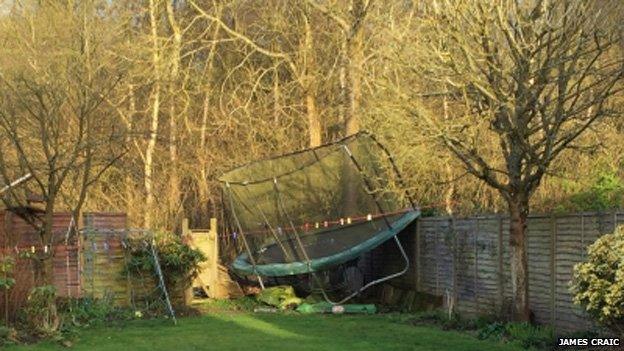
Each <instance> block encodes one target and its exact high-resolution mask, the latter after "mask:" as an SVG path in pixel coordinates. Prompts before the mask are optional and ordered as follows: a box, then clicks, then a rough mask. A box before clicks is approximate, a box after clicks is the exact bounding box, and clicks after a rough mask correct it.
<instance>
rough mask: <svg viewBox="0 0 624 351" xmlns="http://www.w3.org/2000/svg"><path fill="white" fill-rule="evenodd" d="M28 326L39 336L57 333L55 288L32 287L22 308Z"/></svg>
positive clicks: (57, 316)
mask: <svg viewBox="0 0 624 351" xmlns="http://www.w3.org/2000/svg"><path fill="white" fill-rule="evenodd" d="M24 314H25V316H26V323H27V325H28V327H29V328H30V329H31V331H33V332H34V333H35V334H36V335H37V336H39V337H51V336H55V335H57V334H58V330H59V326H60V318H59V315H58V311H57V307H56V288H55V287H54V286H53V285H44V286H39V287H36V288H33V289H32V290H31V291H30V294H29V295H28V301H27V303H26V307H25V308H24Z"/></svg>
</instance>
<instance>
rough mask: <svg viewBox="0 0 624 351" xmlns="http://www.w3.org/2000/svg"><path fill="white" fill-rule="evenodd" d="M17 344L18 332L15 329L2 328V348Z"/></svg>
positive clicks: (0, 329)
mask: <svg viewBox="0 0 624 351" xmlns="http://www.w3.org/2000/svg"><path fill="white" fill-rule="evenodd" d="M17 343H18V340H17V331H16V330H15V329H13V328H9V327H5V326H0V347H1V346H8V345H13V344H17Z"/></svg>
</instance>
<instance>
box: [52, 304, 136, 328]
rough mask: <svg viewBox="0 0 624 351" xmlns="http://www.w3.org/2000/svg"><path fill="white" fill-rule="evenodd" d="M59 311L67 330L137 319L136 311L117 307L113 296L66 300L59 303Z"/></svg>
mask: <svg viewBox="0 0 624 351" xmlns="http://www.w3.org/2000/svg"><path fill="white" fill-rule="evenodd" d="M59 311H60V314H61V316H62V321H63V327H64V328H65V329H66V330H68V329H70V328H72V327H88V326H91V325H101V324H107V323H111V322H116V321H124V320H130V319H133V318H136V317H134V314H135V311H132V310H130V309H128V308H121V307H117V306H115V304H114V303H113V299H112V297H111V295H105V296H104V297H103V298H100V299H97V298H91V297H83V298H75V299H65V300H63V301H62V302H59Z"/></svg>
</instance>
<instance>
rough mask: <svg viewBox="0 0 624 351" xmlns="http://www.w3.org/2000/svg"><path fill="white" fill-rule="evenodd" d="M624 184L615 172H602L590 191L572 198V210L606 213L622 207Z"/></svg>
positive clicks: (596, 177)
mask: <svg viewBox="0 0 624 351" xmlns="http://www.w3.org/2000/svg"><path fill="white" fill-rule="evenodd" d="M622 201H624V182H623V181H622V179H621V178H620V177H619V176H618V175H617V174H616V173H615V172H613V171H602V172H599V173H598V174H597V175H596V176H595V181H594V183H593V184H592V185H591V186H590V187H589V189H587V190H585V191H583V192H580V193H577V194H574V195H572V196H571V197H570V202H571V205H572V209H575V210H579V211H583V210H584V211H605V210H610V209H614V208H619V207H621V206H622Z"/></svg>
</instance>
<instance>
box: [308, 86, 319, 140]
mask: <svg viewBox="0 0 624 351" xmlns="http://www.w3.org/2000/svg"><path fill="white" fill-rule="evenodd" d="M306 109H307V113H308V129H309V133H310V140H309V142H310V145H309V146H310V147H316V146H319V145H321V142H322V141H321V134H322V132H321V121H320V119H319V116H318V114H317V113H316V101H315V99H314V96H313V95H312V94H311V93H307V94H306Z"/></svg>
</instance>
